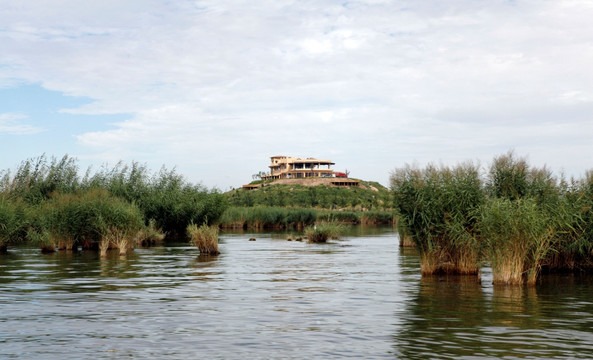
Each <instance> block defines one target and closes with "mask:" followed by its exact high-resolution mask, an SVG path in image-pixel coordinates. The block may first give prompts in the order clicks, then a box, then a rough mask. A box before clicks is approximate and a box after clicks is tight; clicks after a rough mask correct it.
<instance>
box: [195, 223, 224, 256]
mask: <svg viewBox="0 0 593 360" xmlns="http://www.w3.org/2000/svg"><path fill="white" fill-rule="evenodd" d="M187 233H188V235H189V238H190V241H191V242H192V243H193V244H194V245H195V246H196V247H197V248H198V249H199V250H200V254H205V255H218V254H220V251H219V250H218V227H216V226H208V225H206V224H204V225H202V226H200V227H198V226H197V225H195V224H191V225H189V226H188V227H187Z"/></svg>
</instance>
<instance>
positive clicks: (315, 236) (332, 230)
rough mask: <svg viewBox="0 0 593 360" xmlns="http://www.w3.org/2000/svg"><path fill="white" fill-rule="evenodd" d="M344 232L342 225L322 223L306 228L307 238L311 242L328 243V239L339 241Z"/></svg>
mask: <svg viewBox="0 0 593 360" xmlns="http://www.w3.org/2000/svg"><path fill="white" fill-rule="evenodd" d="M343 232H344V228H343V226H342V225H341V224H335V223H322V224H319V225H315V226H308V227H307V228H305V237H307V239H308V240H309V242H326V241H327V240H328V239H337V238H338V237H339V236H340V235H341V234H342V233H343Z"/></svg>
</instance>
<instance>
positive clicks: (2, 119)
mask: <svg viewBox="0 0 593 360" xmlns="http://www.w3.org/2000/svg"><path fill="white" fill-rule="evenodd" d="M25 119H27V117H26V116H25V115H23V114H14V113H4V114H0V134H2V133H6V134H10V135H31V134H37V133H40V132H42V131H44V130H43V129H42V128H39V127H36V126H32V125H29V124H25V123H23V122H22V120H25Z"/></svg>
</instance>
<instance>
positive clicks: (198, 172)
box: [0, 0, 593, 191]
mask: <svg viewBox="0 0 593 360" xmlns="http://www.w3.org/2000/svg"><path fill="white" fill-rule="evenodd" d="M592 18H593V2H592V1H589V0H553V1H552V0H533V1H531V0H529V1H522V0H515V1H509V0H507V1H502V0H488V1H486V0H448V1H441V0H413V1H412V0H410V1H407V0H360V1H331V0H258V1H242V0H197V1H183V0H174V1H171V0H168V1H158V0H126V1H120V0H104V1H80V0H51V1H40V0H31V1H13V0H0V153H1V155H0V169H15V168H16V166H18V164H19V163H20V162H21V161H22V160H25V159H28V158H34V157H38V156H40V155H42V154H45V155H46V156H55V157H58V158H60V157H62V156H63V155H65V154H68V155H69V156H72V157H75V158H76V159H78V163H79V165H80V166H81V168H82V170H86V168H87V167H88V166H92V167H93V168H98V167H100V166H102V165H105V164H107V165H115V164H116V163H117V162H118V161H120V160H121V161H124V162H131V161H137V162H139V163H142V164H146V165H147V166H148V167H149V168H150V169H152V170H154V171H155V172H156V171H158V170H159V169H160V168H161V167H162V166H165V167H167V168H168V169H172V168H175V169H176V170H177V171H178V172H179V173H181V174H183V175H184V176H185V177H186V179H188V180H189V181H190V182H194V183H201V184H203V185H205V186H207V187H211V188H213V187H215V188H218V189H220V190H223V191H226V190H228V189H230V188H236V187H240V186H241V185H242V184H246V183H249V182H250V181H251V180H252V174H255V173H258V172H259V171H265V170H268V165H269V163H270V159H269V158H270V157H271V156H274V155H287V156H297V157H315V158H320V159H330V160H332V161H333V162H335V164H336V165H335V166H334V169H335V170H337V171H344V170H346V169H347V170H348V171H349V172H350V176H351V177H355V178H361V179H364V180H373V181H379V182H380V183H382V184H384V185H388V183H389V180H388V179H389V174H390V172H391V171H392V170H394V169H396V168H399V167H402V166H404V165H405V164H417V165H419V166H423V165H425V164H428V163H436V164H444V165H455V164H457V163H459V162H463V161H468V160H471V161H477V162H480V164H482V165H483V166H484V167H486V166H488V164H489V163H490V162H491V161H492V159H493V158H494V157H495V156H498V155H501V154H504V153H506V152H507V151H509V150H514V151H515V153H516V154H517V155H519V156H524V157H526V158H527V159H528V161H529V162H530V163H531V164H532V165H534V166H547V167H548V168H549V169H551V170H552V171H554V172H555V173H556V174H561V173H562V174H565V175H567V176H575V177H582V176H583V175H584V173H585V171H587V170H590V169H593V68H592V67H591V66H592V64H593V21H591V19H592Z"/></svg>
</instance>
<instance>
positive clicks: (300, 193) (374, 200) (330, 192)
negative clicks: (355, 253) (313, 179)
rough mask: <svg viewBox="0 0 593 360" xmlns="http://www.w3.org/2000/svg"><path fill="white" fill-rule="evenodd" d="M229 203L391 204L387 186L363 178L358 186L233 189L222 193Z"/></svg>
mask: <svg viewBox="0 0 593 360" xmlns="http://www.w3.org/2000/svg"><path fill="white" fill-rule="evenodd" d="M225 196H226V198H227V200H228V202H229V204H230V206H237V207H254V206H269V207H292V208H298V207H301V208H318V209H330V210H334V209H359V210H362V209H364V210H384V209H390V208H391V207H392V204H391V203H392V200H391V196H390V194H389V190H388V189H386V188H385V187H384V186H382V185H381V184H379V183H376V182H366V181H362V182H361V186H360V187H349V188H347V187H334V186H326V185H319V186H304V185H297V184H295V185H285V184H273V185H272V184H271V185H269V186H268V185H266V186H264V187H261V188H259V189H256V190H245V189H236V190H232V191H230V192H228V193H226V194H225Z"/></svg>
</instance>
